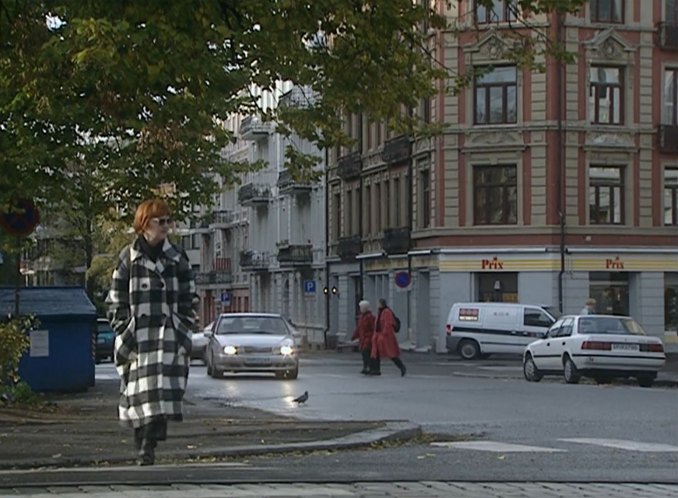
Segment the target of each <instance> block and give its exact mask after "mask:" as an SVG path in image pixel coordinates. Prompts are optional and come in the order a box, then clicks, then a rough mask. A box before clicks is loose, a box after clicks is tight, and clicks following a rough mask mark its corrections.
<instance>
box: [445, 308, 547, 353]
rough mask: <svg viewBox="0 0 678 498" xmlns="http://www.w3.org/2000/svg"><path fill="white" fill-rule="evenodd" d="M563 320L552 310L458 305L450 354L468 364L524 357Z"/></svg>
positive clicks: (453, 310)
mask: <svg viewBox="0 0 678 498" xmlns="http://www.w3.org/2000/svg"><path fill="white" fill-rule="evenodd" d="M558 316H560V313H559V312H558V311H557V310H554V309H553V308H551V307H549V306H540V305H531V304H512V303H455V304H453V305H452V308H451V309H450V314H449V315H448V317H447V326H446V328H447V350H448V351H450V352H453V353H458V354H459V355H460V356H461V357H462V358H464V359H465V360H473V359H475V358H479V357H482V356H487V355H490V354H492V353H513V354H522V353H523V350H524V349H525V346H527V345H528V344H529V343H531V342H533V341H536V340H537V339H540V338H542V337H544V334H546V331H547V330H548V329H549V327H550V326H551V325H553V324H554V323H555V322H556V318H557V317H558Z"/></svg>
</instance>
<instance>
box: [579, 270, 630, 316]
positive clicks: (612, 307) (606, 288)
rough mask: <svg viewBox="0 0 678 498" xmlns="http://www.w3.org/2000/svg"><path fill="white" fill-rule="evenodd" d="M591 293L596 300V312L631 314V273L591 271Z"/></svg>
mask: <svg viewBox="0 0 678 498" xmlns="http://www.w3.org/2000/svg"><path fill="white" fill-rule="evenodd" d="M589 295H590V296H591V297H592V298H594V299H595V300H596V313H600V314H603V315H624V316H628V315H629V274H628V273H623V272H616V273H613V272H595V271H594V272H591V273H590V274H589Z"/></svg>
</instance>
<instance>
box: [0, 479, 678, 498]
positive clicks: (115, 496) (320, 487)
mask: <svg viewBox="0 0 678 498" xmlns="http://www.w3.org/2000/svg"><path fill="white" fill-rule="evenodd" d="M14 496H31V497H32V498H87V497H89V496H97V497H99V498H161V497H162V498H185V497H187V496H190V497H191V498H240V497H258V498H265V497H272V498H273V497H275V498H298V497H318V498H324V497H355V498H358V497H359V498H389V497H397V498H409V497H411V498H414V497H421V498H437V497H440V498H457V497H458V498H518V497H524V498H556V497H568V498H569V497H576V498H674V497H676V498H678V485H665V484H614V483H550V482H502V483H495V482H440V481H420V482H391V483H384V482H359V483H352V484H330V483H327V484H323V483H319V484H318V483H315V484H313V483H289V484H277V483H271V484H231V485H219V484H205V485H192V484H180V485H179V484H177V485H153V486H124V485H112V486H72V487H50V488H15V489H0V497H14Z"/></svg>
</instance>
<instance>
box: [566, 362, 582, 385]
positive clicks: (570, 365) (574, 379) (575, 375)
mask: <svg viewBox="0 0 678 498" xmlns="http://www.w3.org/2000/svg"><path fill="white" fill-rule="evenodd" d="M563 375H564V376H565V382H567V383H568V384H578V383H579V379H580V378H581V376H580V375H579V370H577V366H576V365H575V364H574V362H573V361H572V359H571V358H570V357H569V356H566V357H565V360H563Z"/></svg>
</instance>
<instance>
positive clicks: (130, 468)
mask: <svg viewBox="0 0 678 498" xmlns="http://www.w3.org/2000/svg"><path fill="white" fill-rule="evenodd" d="M177 467H181V469H182V470H184V469H187V470H188V469H204V468H205V467H229V468H232V467H236V468H238V469H239V470H262V469H267V468H270V467H252V466H251V465H249V464H247V463H238V462H216V463H180V464H171V463H168V464H156V465H153V467H152V468H151V467H140V466H138V465H101V466H94V467H52V468H45V467H43V468H31V469H6V470H0V475H17V474H37V473H40V474H63V473H76V474H77V473H90V472H94V473H103V472H108V471H110V472H120V471H125V472H151V471H166V470H167V469H176V468H177Z"/></svg>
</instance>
